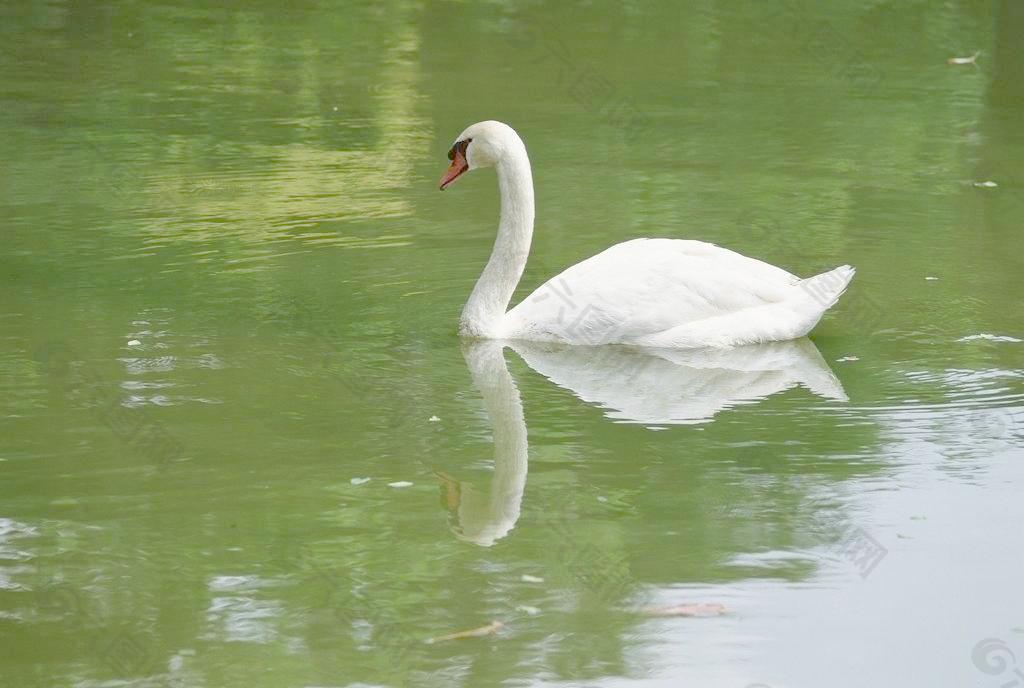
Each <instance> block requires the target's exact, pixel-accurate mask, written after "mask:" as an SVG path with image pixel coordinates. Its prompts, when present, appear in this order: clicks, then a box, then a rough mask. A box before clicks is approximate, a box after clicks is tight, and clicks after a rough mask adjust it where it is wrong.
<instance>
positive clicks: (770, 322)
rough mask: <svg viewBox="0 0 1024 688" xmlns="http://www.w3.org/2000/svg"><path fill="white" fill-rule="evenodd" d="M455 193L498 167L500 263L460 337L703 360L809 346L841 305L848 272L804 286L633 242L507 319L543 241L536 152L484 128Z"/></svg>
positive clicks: (469, 145) (718, 253)
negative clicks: (719, 350) (682, 354)
mask: <svg viewBox="0 0 1024 688" xmlns="http://www.w3.org/2000/svg"><path fill="white" fill-rule="evenodd" d="M449 158H450V159H451V160H452V164H451V167H450V168H449V170H448V172H447V173H446V174H445V176H444V178H443V179H442V183H441V188H442V189H443V188H445V187H446V186H447V185H448V184H450V183H451V182H452V181H453V180H454V179H455V178H456V177H458V176H459V175H460V174H462V173H463V172H465V171H467V170H469V169H473V168H476V167H487V166H494V167H495V169H496V170H497V173H498V187H499V190H500V192H501V219H500V223H499V226H498V236H497V239H496V240H495V243H494V249H493V251H492V252H491V258H490V260H489V261H488V263H487V267H486V268H484V271H483V274H482V275H481V276H480V279H479V280H478V281H477V283H476V286H475V287H474V289H473V293H472V295H471V296H470V298H469V301H467V303H466V306H465V308H464V309H463V311H462V317H461V319H460V322H459V332H460V334H462V335H465V336H471V337H482V338H488V339H525V340H531V341H554V342H564V343H567V344H606V343H622V344H637V345H643V346H656V347H670V348H695V347H706V346H737V345H742V344H756V343H761V342H773V341H783V340H787V339H795V338H797V337H802V336H804V335H805V334H807V333H808V332H810V330H811V328H813V327H814V326H815V325H816V324H817V323H818V320H820V319H821V316H822V315H823V314H824V313H825V311H826V310H828V309H829V307H831V306H832V304H834V303H835V302H836V301H837V300H838V299H839V297H840V295H842V293H843V291H844V290H845V289H846V287H847V285H848V284H849V283H850V280H851V279H852V278H853V274H854V270H853V268H852V267H850V266H848V265H844V266H842V267H839V268H836V269H834V270H831V271H830V272H826V273H823V274H821V275H817V276H816V277H811V278H809V279H801V278H799V277H797V276H796V275H793V274H790V273H789V272H786V271H785V270H783V269H781V268H778V267H775V266H774V265H769V264H768V263H765V262H763V261H760V260H756V259H754V258H748V257H746V256H743V255H740V254H738V253H735V252H733V251H730V250H728V249H724V248H721V247H719V246H716V245H714V244H709V243H705V242H703V241H689V240H680V239H634V240H632V241H626V242H624V243H621V244H616V245H615V246H612V247H611V248H609V249H606V250H605V251H603V252H601V253H599V254H597V255H596V256H593V257H591V258H588V259H586V260H584V261H583V262H581V263H577V264H576V265H574V266H572V267H570V268H569V269H567V270H565V271H564V272H562V273H560V274H559V275H557V276H555V277H553V278H552V279H550V280H548V281H547V282H545V283H544V284H543V285H541V287H540V288H539V289H537V290H536V291H535V292H533V293H532V294H531V295H530V296H528V297H527V298H526V299H524V300H523V301H522V302H521V303H520V304H519V305H517V306H516V307H515V308H513V309H512V310H510V311H508V312H506V309H507V308H508V305H509V302H510V301H511V299H512V293H513V292H514V291H515V288H516V285H517V284H518V283H519V278H520V277H522V274H523V270H524V268H525V267H526V259H527V257H528V255H529V252H530V241H531V239H532V236H533V219H534V200H533V176H532V173H531V170H530V160H529V157H528V156H527V154H526V146H525V145H524V144H523V142H522V140H521V139H520V138H519V136H518V135H517V134H516V132H515V131H514V130H513V129H512V128H511V127H509V126H508V125H506V124H502V123H501V122H493V121H488V122H479V123H477V124H474V125H473V126H471V127H469V128H468V129H466V131H464V132H463V133H462V134H461V135H460V136H459V138H458V140H457V141H456V143H455V145H454V146H453V147H452V151H451V153H449Z"/></svg>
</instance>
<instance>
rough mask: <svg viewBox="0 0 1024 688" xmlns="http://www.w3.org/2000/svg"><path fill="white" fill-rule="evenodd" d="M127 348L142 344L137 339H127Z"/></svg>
mask: <svg viewBox="0 0 1024 688" xmlns="http://www.w3.org/2000/svg"><path fill="white" fill-rule="evenodd" d="M128 346H142V342H140V341H139V340H138V339H129V340H128Z"/></svg>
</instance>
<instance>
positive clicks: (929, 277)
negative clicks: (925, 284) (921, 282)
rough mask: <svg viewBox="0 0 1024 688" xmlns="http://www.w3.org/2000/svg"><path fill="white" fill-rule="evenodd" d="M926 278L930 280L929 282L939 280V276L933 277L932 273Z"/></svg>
mask: <svg viewBox="0 0 1024 688" xmlns="http://www.w3.org/2000/svg"><path fill="white" fill-rule="evenodd" d="M925 279H926V280H927V281H929V282H934V281H935V280H937V279H939V278H938V277H932V276H931V275H928V276H927V277H925Z"/></svg>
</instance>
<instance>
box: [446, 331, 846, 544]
mask: <svg viewBox="0 0 1024 688" xmlns="http://www.w3.org/2000/svg"><path fill="white" fill-rule="evenodd" d="M505 347H508V348H510V349H512V350H513V351H515V352H516V353H517V354H518V355H519V356H520V357H521V358H522V359H523V360H524V361H526V364H527V365H528V366H530V367H531V368H532V369H533V370H535V371H536V372H538V373H540V374H541V375H543V376H544V377H546V378H547V379H549V380H551V381H552V382H553V383H555V384H556V385H558V386H559V387H562V388H564V389H567V390H569V391H570V392H572V393H573V394H575V395H576V396H577V397H578V398H580V399H581V400H583V401H585V402H587V403H591V404H596V405H598V406H600V407H602V408H603V409H605V415H606V416H608V417H609V418H611V419H613V420H615V421H618V422H628V423H641V424H645V425H651V424H659V425H669V424H677V425H678V424H693V423H705V422H709V421H711V420H712V418H713V417H714V416H715V414H717V413H718V412H720V411H722V410H724V409H727V408H729V407H732V406H736V405H738V404H750V403H754V402H756V401H758V400H761V399H764V398H765V397H768V396H770V395H772V394H776V393H778V392H783V391H785V390H788V389H791V388H793V387H797V386H803V387H806V388H807V389H808V390H810V391H811V392H813V393H814V394H816V395H818V396H820V397H823V398H825V399H831V400H836V401H846V400H847V397H846V394H845V392H844V391H843V387H842V385H841V384H840V382H839V380H838V379H837V378H836V376H835V375H834V374H833V373H832V371H831V370H830V369H829V367H828V365H827V364H826V363H825V361H824V359H822V357H821V354H820V353H818V350H817V348H815V346H814V344H812V343H811V342H810V340H808V339H806V338H804V339H797V340H793V341H787V342H773V343H770V344H758V345H752V346H744V347H737V348H732V349H695V350H680V349H649V348H638V347H625V346H599V347H579V346H567V345H559V344H544V343H537V342H523V341H504V342H503V341H494V340H491V341H484V340H475V341H471V342H465V343H464V344H463V357H464V358H465V360H466V364H467V366H468V367H469V372H470V375H471V376H472V378H473V384H474V386H475V387H476V388H477V390H478V391H479V392H480V395H481V396H482V397H483V401H484V408H485V409H486V411H487V416H488V418H489V419H490V421H491V427H492V431H493V436H494V475H493V477H492V479H491V486H490V490H489V491H483V490H478V489H476V488H474V487H473V485H472V484H470V483H468V482H462V481H458V480H455V479H454V478H451V477H450V476H446V475H439V478H440V480H441V486H442V500H443V502H444V503H445V505H446V506H447V508H448V509H449V511H450V512H451V513H452V517H453V521H454V525H453V530H454V531H455V533H456V534H457V536H458V537H459V538H461V539H463V540H467V541H469V542H473V543H475V544H478V545H481V546H484V547H489V546H491V545H493V544H494V543H495V542H497V541H498V540H500V539H501V538H503V537H505V535H507V534H508V533H509V531H511V530H512V528H514V527H515V524H516V521H518V520H519V509H520V503H521V501H522V498H523V491H524V489H525V488H526V472H527V452H528V444H527V433H526V419H525V416H524V414H523V404H522V400H521V398H520V396H519V389H518V388H517V387H516V383H515V381H514V380H513V379H512V376H511V375H510V374H509V372H508V367H507V366H506V365H505V358H504V349H505Z"/></svg>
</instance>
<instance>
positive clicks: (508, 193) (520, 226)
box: [459, 140, 534, 337]
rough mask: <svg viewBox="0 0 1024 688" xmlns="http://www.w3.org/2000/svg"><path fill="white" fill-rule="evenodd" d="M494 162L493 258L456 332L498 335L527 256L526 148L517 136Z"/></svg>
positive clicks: (529, 197) (529, 178) (529, 184)
mask: <svg viewBox="0 0 1024 688" xmlns="http://www.w3.org/2000/svg"><path fill="white" fill-rule="evenodd" d="M516 144H517V145H515V146H511V147H510V148H509V149H508V151H507V153H506V154H505V155H504V156H503V157H502V159H501V161H500V162H499V163H498V164H497V165H496V166H495V169H496V170H497V173H498V190H499V191H500V192H501V218H500V220H499V222H498V236H497V238H496V239H495V240H494V248H493V249H492V250H491V258H490V260H488V261H487V267H485V268H484V271H483V273H482V274H481V275H480V279H478V280H477V282H476V286H475V287H473V293H472V294H470V297H469V300H468V301H466V306H465V307H464V308H463V309H462V317H461V318H460V320H459V333H460V334H463V335H467V336H472V337H500V336H501V334H502V333H501V323H502V320H503V319H504V317H505V311H506V310H507V309H508V304H509V302H510V301H512V294H513V293H514V292H515V290H516V285H518V284H519V278H521V277H522V276H523V270H524V269H525V268H526V259H527V258H528V257H529V255H530V241H531V240H532V238H533V215H534V204H533V173H532V172H531V170H530V158H529V157H528V156H527V155H526V147H525V146H524V145H523V143H522V141H519V140H517V141H516Z"/></svg>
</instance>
